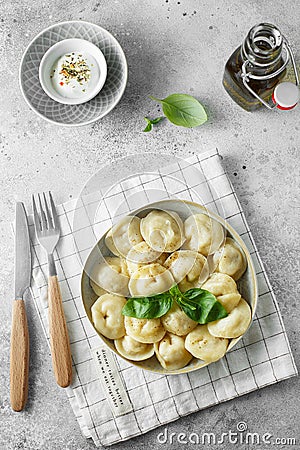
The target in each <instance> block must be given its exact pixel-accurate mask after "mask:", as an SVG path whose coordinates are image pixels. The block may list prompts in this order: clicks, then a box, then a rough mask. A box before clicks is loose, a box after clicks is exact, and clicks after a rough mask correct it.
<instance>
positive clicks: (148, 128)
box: [143, 117, 152, 133]
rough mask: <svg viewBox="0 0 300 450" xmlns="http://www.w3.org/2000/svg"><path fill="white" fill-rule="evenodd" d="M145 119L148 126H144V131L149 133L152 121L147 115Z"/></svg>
mask: <svg viewBox="0 0 300 450" xmlns="http://www.w3.org/2000/svg"><path fill="white" fill-rule="evenodd" d="M144 119H145V120H146V121H147V125H146V128H144V130H143V131H144V133H148V131H151V130H152V123H151V121H150V120H149V119H148V118H147V117H144Z"/></svg>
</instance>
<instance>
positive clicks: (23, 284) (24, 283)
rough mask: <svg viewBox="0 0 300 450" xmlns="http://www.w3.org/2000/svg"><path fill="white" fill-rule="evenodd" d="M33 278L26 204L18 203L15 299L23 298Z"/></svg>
mask: <svg viewBox="0 0 300 450" xmlns="http://www.w3.org/2000/svg"><path fill="white" fill-rule="evenodd" d="M30 279H31V251H30V239H29V229H28V222H27V215H26V211H25V207H24V204H23V203H22V202H17V204H16V228H15V299H22V298H23V294H24V292H25V291H26V289H27V288H28V287H29V286H30Z"/></svg>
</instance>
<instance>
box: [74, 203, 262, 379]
mask: <svg viewBox="0 0 300 450" xmlns="http://www.w3.org/2000/svg"><path fill="white" fill-rule="evenodd" d="M153 209H163V210H166V211H168V210H170V211H175V212H176V213H177V214H179V216H180V217H181V218H182V219H183V220H185V219H186V218H187V217H188V216H190V215H191V214H199V213H204V214H209V216H210V217H211V218H212V219H214V220H216V221H217V222H219V223H221V225H222V226H223V227H224V228H225V230H226V232H227V236H228V237H231V238H232V239H234V240H235V242H236V243H237V244H238V245H239V246H240V247H241V248H242V250H243V251H244V254H245V256H246V259H247V269H246V271H245V273H244V274H243V276H242V277H241V278H240V279H239V280H238V281H237V285H238V289H239V292H240V293H241V294H242V297H243V298H244V299H245V300H246V301H247V302H248V304H249V305H250V307H251V323H252V321H253V318H254V314H255V310H256V304H257V295H258V294H257V280H256V273H255V269H254V264H253V262H252V259H251V255H250V253H249V250H248V249H247V247H246V245H245V243H244V242H243V240H242V239H241V238H240V236H239V235H238V233H237V232H236V231H235V230H234V229H233V228H232V227H231V226H230V225H229V224H228V223H227V222H226V221H225V220H224V219H222V218H221V217H220V216H218V215H217V214H215V213H213V212H212V211H209V210H208V209H207V208H205V207H203V206H202V205H199V204H197V203H194V202H190V201H186V200H161V201H158V202H155V203H151V204H148V205H146V206H144V207H143V208H139V209H138V210H136V211H133V212H131V213H130V215H137V216H139V217H141V218H142V217H145V216H146V215H147V214H148V213H149V212H150V211H151V210H153ZM105 236H106V233H105V234H104V235H103V236H101V237H100V239H99V241H98V243H97V244H96V245H95V246H94V248H93V249H92V251H91V252H90V254H89V256H88V257H87V259H86V262H85V265H84V268H83V271H82V277H81V298H82V302H83V306H84V309H85V312H86V314H87V317H88V319H89V321H90V323H91V325H92V326H93V328H94V330H95V332H96V333H97V334H98V336H99V337H100V339H101V340H102V342H104V343H105V344H106V345H107V346H108V347H109V348H110V350H112V351H113V352H114V353H116V354H117V355H118V356H119V357H120V358H122V359H125V361H127V362H129V363H130V364H132V365H134V366H137V367H140V368H142V369H144V370H148V371H150V372H156V373H162V374H166V375H172V374H180V373H188V372H191V371H193V370H197V369H200V368H201V367H205V366H207V365H208V364H210V363H207V362H204V361H201V360H200V359H196V358H193V359H192V361H191V362H190V363H189V364H187V365H186V366H185V367H183V368H182V369H177V370H166V369H164V368H163V367H162V366H161V365H160V364H159V362H158V360H157V359H156V357H155V356H153V357H152V358H150V359H146V360H145V361H132V360H128V359H126V358H124V357H123V356H122V355H121V354H120V353H118V351H117V349H116V347H115V345H114V341H113V340H110V339H108V338H106V337H105V336H104V335H102V334H101V333H100V332H99V331H98V330H97V329H96V327H95V326H94V324H93V321H92V315H91V306H92V305H93V303H94V302H95V301H96V300H97V298H98V296H97V295H96V294H95V293H94V291H93V289H92V288H91V286H90V279H89V274H90V273H91V271H92V267H94V265H95V264H97V263H98V262H99V255H104V256H106V255H109V254H110V253H109V251H108V249H107V247H106V246H105ZM99 249H100V252H99ZM251 323H250V324H249V327H250V325H251ZM249 327H248V328H249ZM243 336H244V334H243V335H241V336H239V337H237V338H235V339H231V340H230V343H229V346H228V348H227V351H226V353H227V352H228V351H230V350H231V349H232V348H233V347H234V346H235V345H236V344H237V343H238V342H239V340H240V339H242V337H243Z"/></svg>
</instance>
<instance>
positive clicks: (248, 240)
mask: <svg viewBox="0 0 300 450" xmlns="http://www.w3.org/2000/svg"><path fill="white" fill-rule="evenodd" d="M96 194H97V195H96ZM166 198H180V199H186V200H193V201H195V202H197V203H202V204H203V205H205V206H207V207H208V209H210V210H212V211H214V212H216V213H218V214H220V215H221V216H223V218H224V219H225V220H227V221H228V223H229V224H230V225H232V226H233V227H234V228H235V230H236V231H237V232H238V233H239V234H240V236H241V238H242V239H243V240H244V242H245V244H246V245H247V247H248V249H249V251H250V253H251V255H252V258H253V261H254V264H255V269H256V274H257V279H258V290H259V298H258V306H257V311H256V315H255V319H254V321H253V324H252V325H251V327H250V329H249V331H248V332H247V333H246V334H245V336H244V337H243V338H242V339H241V340H240V341H239V343H238V344H237V345H236V346H235V347H234V348H233V350H232V351H230V352H229V353H228V354H227V355H226V356H225V357H224V358H222V359H221V360H220V361H218V362H215V363H213V364H210V365H209V366H207V367H205V368H202V369H200V370H198V371H195V372H191V373H188V374H181V375H169V376H165V375H161V374H155V373H151V372H147V371H144V370H142V369H140V368H137V367H134V366H133V365H131V364H130V363H127V362H125V361H124V360H122V359H120V358H119V357H117V356H116V355H114V354H113V353H112V352H111V351H110V350H109V349H107V348H106V347H105V346H103V344H102V341H101V340H100V338H99V336H98V335H97V334H96V333H95V331H94V329H93V327H92V326H91V324H90V322H89V320H88V318H87V316H86V313H85V311H84V308H83V305H82V301H81V297H80V279H81V271H82V264H83V262H84V259H85V257H86V256H87V255H88V253H89V252H90V250H91V249H92V247H93V246H94V245H95V243H96V242H97V239H98V237H100V236H102V235H103V233H104V232H105V231H106V230H107V229H109V228H110V226H111V224H112V220H113V218H114V219H115V218H118V217H119V216H122V215H123V214H128V213H129V212H130V211H132V210H135V209H137V208H138V207H140V206H143V205H145V204H147V203H149V202H153V201H157V200H161V199H166ZM57 210H58V214H59V220H60V224H61V230H62V236H61V239H60V241H59V244H58V246H57V249H56V251H55V259H56V261H57V267H58V277H59V281H60V287H61V291H62V298H63V305H64V310H65V315H66V320H67V326H68V330H69V336H70V342H71V351H72V359H73V382H72V385H71V386H70V387H69V388H67V389H66V393H67V396H68V398H69V400H70V403H71V406H72V408H73V411H74V414H75V416H76V418H77V420H78V423H79V425H80V428H81V430H82V432H83V434H84V435H85V436H86V437H88V438H92V439H93V441H94V443H95V445H96V446H100V445H111V444H114V443H117V442H120V441H123V440H126V439H130V438H132V437H134V436H138V435H140V434H141V433H146V432H147V431H149V430H151V429H153V428H156V427H159V426H161V425H164V424H167V423H168V422H171V421H174V420H176V419H178V418H179V417H181V416H185V415H187V414H190V413H192V412H195V411H199V410H201V409H204V408H206V407H209V406H212V405H216V404H218V403H220V402H224V401H226V400H230V399H232V398H234V397H238V396H240V395H243V394H246V393H248V392H251V391H254V390H256V389H259V388H262V387H264V386H267V385H269V384H273V383H276V382H278V381H280V380H283V379H286V378H289V377H292V376H295V375H297V368H296V366H295V363H294V359H293V356H292V353H291V349H290V346H289V342H288V339H287V336H286V333H285V329H284V325H283V322H282V318H281V314H280V311H279V307H278V304H277V301H276V298H275V296H274V293H273V290H272V287H271V286H270V283H269V281H268V277H267V275H266V272H265V270H264V267H263V265H262V262H261V260H260V257H259V254H258V252H257V249H256V246H255V243H254V241H253V238H252V235H251V232H250V230H249V227H248V225H247V222H246V220H245V217H244V214H243V211H242V209H241V206H240V203H239V201H238V199H237V197H236V194H235V192H234V189H233V186H232V184H231V183H230V181H229V179H228V177H227V175H226V173H225V171H224V169H223V167H222V164H221V161H220V157H219V155H218V152H217V151H216V150H213V151H210V152H207V153H204V154H201V155H194V156H192V157H191V158H188V159H186V160H181V161H179V162H178V161H177V162H176V163H174V164H173V165H172V166H168V167H165V168H162V169H161V170H159V171H157V172H156V173H153V172H152V173H145V174H142V175H137V176H134V177H131V178H130V179H127V180H124V181H122V182H120V183H118V184H116V185H115V186H113V187H112V188H111V189H107V187H106V188H105V189H104V190H103V191H101V190H99V192H98V193H94V194H93V195H87V196H86V197H81V199H80V200H79V201H70V202H67V203H65V204H62V205H59V206H58V208H57ZM79 210H80V211H79ZM78 211H79V214H78ZM74 214H75V215H77V217H79V218H80V219H79V221H78V220H77V219H76V220H74ZM29 223H30V235H31V240H32V245H33V258H34V269H33V282H32V292H33V297H34V303H35V306H36V309H37V312H38V315H39V318H40V320H41V324H42V327H43V330H44V332H45V335H46V338H47V340H48V343H49V333H48V305H47V261H46V255H45V253H44V251H43V249H41V247H40V246H39V245H38V243H37V241H36V238H35V234H34V229H33V223H32V218H31V217H30V218H29ZM74 236H75V240H74ZM74 241H75V242H74Z"/></svg>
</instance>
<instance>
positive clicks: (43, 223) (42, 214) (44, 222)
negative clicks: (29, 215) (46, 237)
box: [38, 194, 47, 230]
mask: <svg viewBox="0 0 300 450" xmlns="http://www.w3.org/2000/svg"><path fill="white" fill-rule="evenodd" d="M38 199H39V206H40V213H41V226H42V230H47V220H46V215H45V213H44V210H43V205H42V201H41V196H40V194H38Z"/></svg>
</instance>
